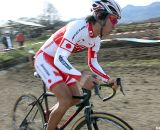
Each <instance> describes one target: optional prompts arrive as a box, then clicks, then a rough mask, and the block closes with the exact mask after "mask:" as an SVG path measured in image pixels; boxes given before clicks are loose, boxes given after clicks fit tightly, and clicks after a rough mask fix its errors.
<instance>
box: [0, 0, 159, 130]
mask: <svg viewBox="0 0 160 130" xmlns="http://www.w3.org/2000/svg"><path fill="white" fill-rule="evenodd" d="M91 2H92V1H91V0H79V1H78V0H5V1H4V0H0V95H1V96H2V97H1V98H0V106H1V107H0V113H1V114H0V129H5V130H12V123H11V122H12V121H11V120H12V114H13V113H12V111H13V110H12V109H13V106H14V103H15V101H16V99H17V98H18V97H19V96H20V95H22V94H24V93H25V94H26V93H32V94H34V95H36V96H37V95H39V94H41V81H39V80H37V79H35V78H34V76H33V72H34V71H35V70H34V67H33V56H34V54H35V53H36V51H37V50H38V49H39V48H40V46H42V44H43V43H44V42H45V41H46V40H47V39H48V38H49V37H50V35H51V34H53V33H54V32H55V31H56V30H58V29H59V28H61V27H62V26H64V25H66V24H67V23H68V22H70V21H72V20H75V19H81V18H84V17H86V16H87V15H89V14H90V6H91ZM117 2H118V3H119V4H120V5H121V7H122V19H121V20H120V21H119V23H118V25H117V27H116V28H115V29H114V30H113V31H112V33H111V34H110V35H108V36H107V37H104V38H103V40H102V46H101V50H100V52H99V54H98V60H99V63H100V64H101V66H102V68H103V69H104V70H106V71H107V73H108V74H109V75H110V76H111V77H121V78H122V79H123V81H124V88H125V92H126V96H125V97H124V96H123V95H121V94H120V93H117V96H116V97H115V98H114V99H113V100H111V101H109V102H107V103H105V104H104V103H103V102H100V101H98V100H97V99H96V98H95V97H94V98H93V102H96V103H95V104H97V106H95V109H98V110H99V111H102V108H103V111H104V112H106V111H107V112H109V113H112V114H115V115H117V116H118V117H122V119H124V120H125V121H127V122H128V123H129V124H130V125H131V126H133V128H134V129H135V130H156V128H159V127H160V111H159V110H160V103H159V99H160V94H159V93H160V85H159V84H160V0H117ZM86 55H87V50H85V51H83V52H80V53H79V54H78V55H75V54H73V55H72V56H71V57H69V61H70V62H71V63H72V64H73V65H74V66H75V67H76V68H77V69H79V70H85V71H87V72H89V73H90V70H89V68H88V66H87V56H86ZM97 101H98V102H97ZM70 113H72V110H70V111H69V112H67V115H70Z"/></svg>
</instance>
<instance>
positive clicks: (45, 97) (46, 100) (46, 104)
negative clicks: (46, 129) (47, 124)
mask: <svg viewBox="0 0 160 130" xmlns="http://www.w3.org/2000/svg"><path fill="white" fill-rule="evenodd" d="M43 91H44V102H45V108H46V117H47V119H46V121H48V119H49V108H48V98H47V95H46V92H47V91H46V84H45V83H44V82H43Z"/></svg>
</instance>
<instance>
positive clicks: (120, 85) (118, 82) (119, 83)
mask: <svg viewBox="0 0 160 130" xmlns="http://www.w3.org/2000/svg"><path fill="white" fill-rule="evenodd" d="M116 82H117V85H118V86H119V87H120V91H121V92H122V94H123V95H124V96H125V93H124V90H123V87H122V84H121V78H117V80H116Z"/></svg>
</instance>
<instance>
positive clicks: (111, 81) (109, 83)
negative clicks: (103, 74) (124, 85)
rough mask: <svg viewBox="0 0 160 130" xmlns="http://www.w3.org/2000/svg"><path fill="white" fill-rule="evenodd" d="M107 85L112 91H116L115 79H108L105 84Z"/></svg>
mask: <svg viewBox="0 0 160 130" xmlns="http://www.w3.org/2000/svg"><path fill="white" fill-rule="evenodd" d="M107 84H108V85H111V86H112V88H113V89H114V90H117V88H118V85H117V82H116V80H115V79H109V80H108V82H107Z"/></svg>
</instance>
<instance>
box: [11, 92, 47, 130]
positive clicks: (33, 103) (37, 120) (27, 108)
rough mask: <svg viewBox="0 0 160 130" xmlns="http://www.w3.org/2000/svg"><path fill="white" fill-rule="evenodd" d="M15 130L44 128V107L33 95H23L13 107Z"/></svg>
mask: <svg viewBox="0 0 160 130" xmlns="http://www.w3.org/2000/svg"><path fill="white" fill-rule="evenodd" d="M12 121H13V122H12V123H13V124H12V125H13V130H43V126H44V123H45V119H44V114H43V109H42V107H41V105H40V104H39V102H38V101H37V99H36V97H35V96H33V95H22V96H21V97H19V98H18V100H17V101H16V103H15V106H14V109H13V118H12Z"/></svg>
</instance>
